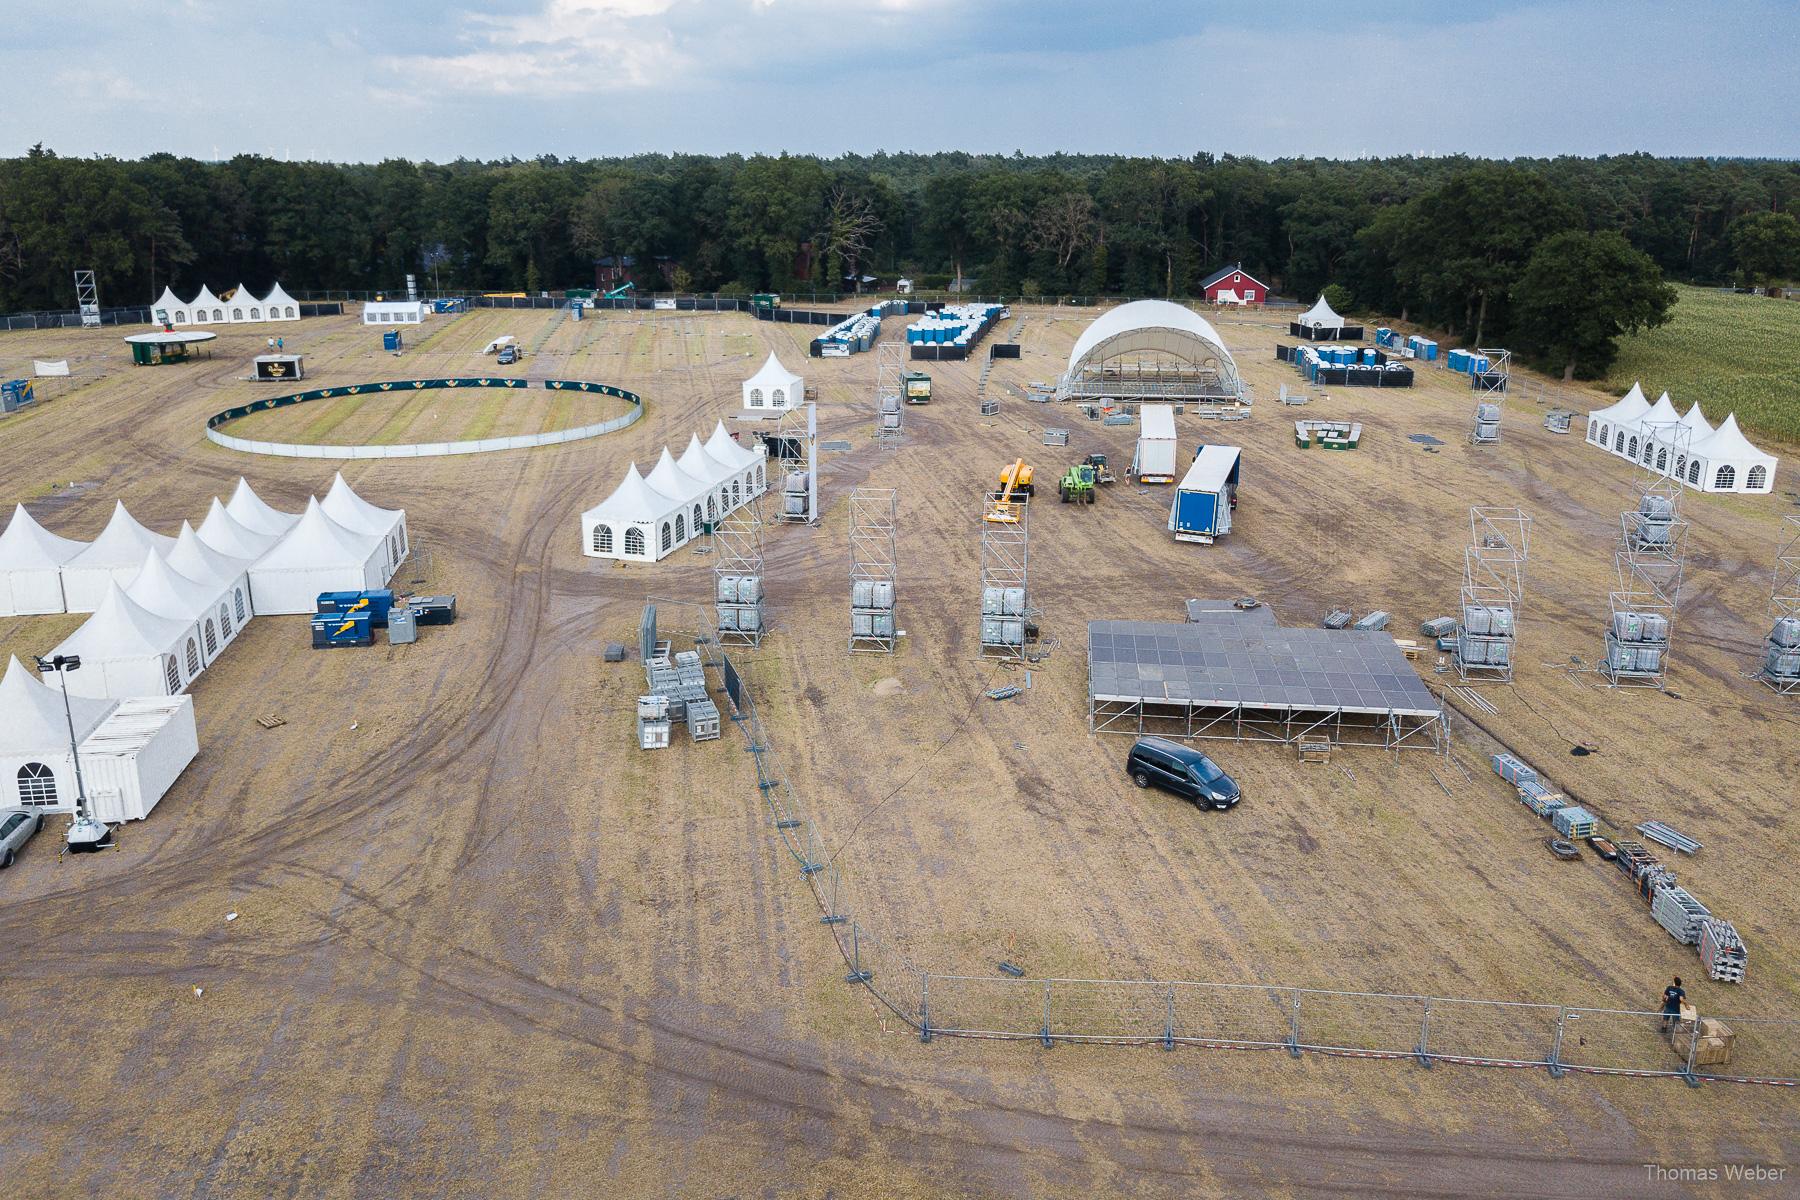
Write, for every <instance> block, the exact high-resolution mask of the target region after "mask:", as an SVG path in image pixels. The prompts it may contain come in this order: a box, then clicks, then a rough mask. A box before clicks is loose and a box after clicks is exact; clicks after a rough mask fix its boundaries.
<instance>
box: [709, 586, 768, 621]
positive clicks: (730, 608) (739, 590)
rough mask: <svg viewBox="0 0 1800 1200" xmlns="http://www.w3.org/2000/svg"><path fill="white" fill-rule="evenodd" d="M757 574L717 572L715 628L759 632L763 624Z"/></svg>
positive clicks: (761, 590) (761, 589) (761, 596)
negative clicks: (717, 621)
mask: <svg viewBox="0 0 1800 1200" xmlns="http://www.w3.org/2000/svg"><path fill="white" fill-rule="evenodd" d="M762 602H763V581H762V576H761V575H721V576H719V588H718V597H717V608H718V617H719V628H720V629H722V630H728V631H734V632H741V633H761V632H762V627H763V611H762Z"/></svg>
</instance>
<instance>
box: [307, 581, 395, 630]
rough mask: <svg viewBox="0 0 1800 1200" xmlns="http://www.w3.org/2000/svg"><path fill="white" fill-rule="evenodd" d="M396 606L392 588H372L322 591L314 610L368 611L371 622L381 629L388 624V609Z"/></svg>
mask: <svg viewBox="0 0 1800 1200" xmlns="http://www.w3.org/2000/svg"><path fill="white" fill-rule="evenodd" d="M393 606H394V592H393V589H392V588H371V589H369V590H368V591H362V592H320V593H319V597H318V600H317V601H316V602H315V603H314V606H313V611H315V612H317V613H319V614H321V615H327V614H332V613H357V612H362V613H367V614H368V617H369V620H370V622H371V623H372V624H373V625H374V626H375V628H377V629H380V628H382V627H383V626H385V625H386V624H387V621H388V610H389V609H391V608H392V607H393Z"/></svg>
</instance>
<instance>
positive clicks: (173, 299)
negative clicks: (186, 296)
mask: <svg viewBox="0 0 1800 1200" xmlns="http://www.w3.org/2000/svg"><path fill="white" fill-rule="evenodd" d="M158 313H161V314H162V315H163V317H165V318H167V319H168V322H169V324H171V325H186V324H187V323H188V305H187V302H186V301H184V300H183V299H182V298H181V297H180V296H177V295H176V294H175V292H174V290H173V289H172V288H170V287H169V285H168V284H164V285H163V290H162V295H160V296H158V297H157V298H156V300H155V301H154V302H153V303H152V304H151V305H150V316H151V318H152V319H156V314H158Z"/></svg>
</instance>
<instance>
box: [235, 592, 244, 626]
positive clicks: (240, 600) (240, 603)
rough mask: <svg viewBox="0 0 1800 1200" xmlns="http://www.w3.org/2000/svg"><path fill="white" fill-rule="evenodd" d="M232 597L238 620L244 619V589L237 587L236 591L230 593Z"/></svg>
mask: <svg viewBox="0 0 1800 1200" xmlns="http://www.w3.org/2000/svg"><path fill="white" fill-rule="evenodd" d="M232 597H233V599H234V600H236V602H237V615H238V620H239V621H240V622H242V621H243V619H244V589H243V588H238V589H237V591H236V592H234V593H233V594H232Z"/></svg>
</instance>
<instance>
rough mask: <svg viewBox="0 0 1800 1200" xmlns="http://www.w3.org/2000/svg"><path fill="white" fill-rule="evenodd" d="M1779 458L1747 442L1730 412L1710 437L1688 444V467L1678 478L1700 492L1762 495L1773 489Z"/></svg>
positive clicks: (1747, 439) (1735, 415)
mask: <svg viewBox="0 0 1800 1200" xmlns="http://www.w3.org/2000/svg"><path fill="white" fill-rule="evenodd" d="M1779 461H1780V460H1779V459H1777V458H1776V457H1775V456H1774V455H1773V454H1768V453H1765V452H1764V451H1762V450H1759V449H1758V448H1757V447H1755V446H1753V445H1751V443H1750V439H1749V438H1747V437H1745V436H1744V434H1743V431H1742V430H1740V429H1739V428H1738V423H1737V414H1736V413H1732V414H1730V415H1729V416H1727V417H1726V418H1725V420H1724V421H1722V422H1721V423H1720V424H1719V427H1718V429H1716V430H1714V431H1713V434H1712V436H1711V437H1709V438H1707V439H1706V440H1705V441H1702V442H1696V443H1694V444H1692V445H1690V446H1689V447H1688V464H1687V467H1688V470H1687V475H1686V476H1685V477H1684V478H1683V479H1682V482H1683V483H1685V484H1688V485H1689V486H1690V487H1697V488H1699V489H1700V490H1701V491H1703V492H1737V493H1742V494H1747V495H1762V494H1764V493H1767V492H1771V491H1773V490H1774V488H1775V467H1776V465H1777V463H1778V462H1779Z"/></svg>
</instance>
